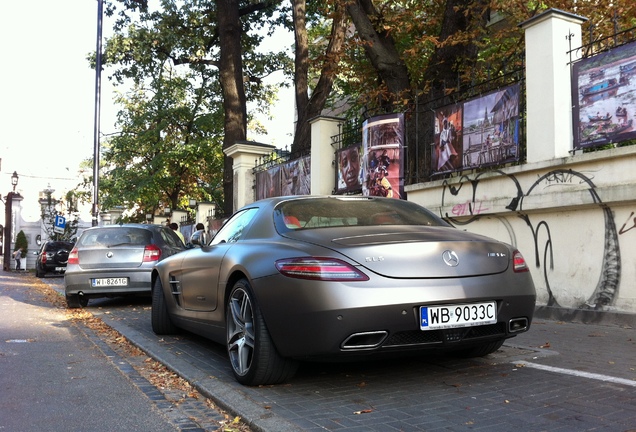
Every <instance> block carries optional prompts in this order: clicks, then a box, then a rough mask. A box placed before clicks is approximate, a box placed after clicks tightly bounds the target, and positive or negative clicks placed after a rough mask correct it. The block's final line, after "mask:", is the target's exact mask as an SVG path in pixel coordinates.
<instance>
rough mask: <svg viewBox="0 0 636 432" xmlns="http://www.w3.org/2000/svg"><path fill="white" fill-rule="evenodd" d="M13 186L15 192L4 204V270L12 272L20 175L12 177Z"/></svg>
mask: <svg viewBox="0 0 636 432" xmlns="http://www.w3.org/2000/svg"><path fill="white" fill-rule="evenodd" d="M11 185H12V186H13V190H12V191H10V192H9V193H8V194H7V197H6V198H5V203H4V240H3V241H4V263H3V265H2V269H3V270H4V271H10V270H11V235H12V231H13V197H14V196H15V195H19V194H17V193H16V192H15V188H16V186H17V185H18V173H17V172H16V171H14V172H13V175H12V176H11Z"/></svg>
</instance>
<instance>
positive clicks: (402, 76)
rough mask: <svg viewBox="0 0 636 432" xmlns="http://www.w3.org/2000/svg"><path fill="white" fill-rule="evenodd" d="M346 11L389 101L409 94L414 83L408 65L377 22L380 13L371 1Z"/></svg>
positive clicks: (358, 2) (359, 2)
mask: <svg viewBox="0 0 636 432" xmlns="http://www.w3.org/2000/svg"><path fill="white" fill-rule="evenodd" d="M347 12H349V16H351V20H352V21H353V23H354V24H355V26H356V31H357V32H358V35H359V36H360V38H361V39H362V40H363V41H364V50H365V52H366V55H367V57H368V58H369V61H370V62H371V64H372V65H373V67H374V68H375V70H376V71H377V73H378V76H379V78H380V80H381V81H382V82H383V83H384V84H385V85H386V87H387V90H388V92H389V95H388V98H389V102H392V101H394V100H395V99H396V98H397V97H402V96H403V95H404V93H405V92H409V91H410V88H411V82H410V78H409V73H408V69H407V67H406V64H405V63H404V62H403V61H402V59H401V57H400V54H399V53H398V51H397V48H396V47H395V41H394V40H393V38H392V37H391V35H390V34H389V33H387V32H386V31H384V30H383V29H382V28H381V27H380V26H379V25H375V24H377V21H378V19H379V15H378V11H377V10H376V8H375V6H374V5H373V3H372V1H371V0H356V1H354V2H351V3H350V4H349V5H348V6H347Z"/></svg>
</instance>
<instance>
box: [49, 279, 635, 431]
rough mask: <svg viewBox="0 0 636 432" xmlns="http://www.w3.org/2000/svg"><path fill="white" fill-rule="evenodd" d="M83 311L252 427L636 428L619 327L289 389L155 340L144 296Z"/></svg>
mask: <svg viewBox="0 0 636 432" xmlns="http://www.w3.org/2000/svg"><path fill="white" fill-rule="evenodd" d="M58 283H59V282H58ZM54 285H55V282H53V283H52V286H54ZM58 288H59V287H58ZM88 310H90V311H91V312H92V313H93V314H95V315H96V316H98V317H100V318H101V319H102V320H103V321H104V322H105V323H107V324H108V325H109V326H111V327H113V328H114V329H116V330H117V331H119V332H120V333H121V334H123V335H124V336H125V337H127V338H128V339H129V340H131V341H132V342H133V343H134V344H135V345H137V346H138V347H140V348H141V349H143V350H144V351H146V352H147V353H148V354H149V355H150V356H152V357H154V358H156V359H158V360H160V361H161V362H162V363H164V364H165V365H167V366H168V367H169V368H171V369H173V370H174V371H176V372H177V373H179V374H180V375H181V376H183V377H184V378H186V379H188V380H189V381H190V382H191V383H193V384H194V385H195V386H196V387H197V388H198V389H199V391H201V392H202V393H203V394H205V395H207V396H209V397H210V398H212V399H213V400H214V401H215V402H217V403H218V404H219V405H220V406H221V407H223V408H225V409H227V410H229V411H230V412H232V413H234V414H235V415H238V416H241V418H242V419H243V420H244V421H246V422H248V423H249V424H250V426H251V427H252V428H253V430H262V431H272V432H273V431H275V432H283V431H324V430H330V431H347V432H350V431H469V430H470V431H489V432H490V431H506V432H508V431H512V430H515V431H519V432H530V431H532V432H534V431H577V432H578V431H608V432H609V431H621V432H625V431H636V332H634V329H632V328H631V327H629V326H627V325H624V326H606V325H592V324H577V323H566V322H560V321H554V320H542V319H537V320H535V322H534V323H533V325H532V328H531V330H530V331H529V332H527V333H524V334H522V335H519V336H517V337H516V338H513V339H510V340H509V341H508V342H507V343H506V344H505V345H504V346H503V347H502V349H501V350H499V351H498V352H496V353H494V354H491V355H489V356H487V357H485V358H482V359H454V358H440V357H426V356H420V357H412V358H403V359H399V360H391V361H374V362H355V363H344V364H342V363H339V364H334V363H303V364H302V366H301V368H300V370H299V372H298V374H297V375H296V377H294V379H293V380H291V381H290V382H289V383H288V384H284V385H277V386H266V387H244V386H241V385H239V384H237V383H236V382H235V380H234V378H233V376H232V374H231V370H230V367H229V364H228V361H227V357H226V354H225V351H224V348H223V347H222V346H220V345H217V344H214V343H212V342H209V341H207V340H205V339H203V338H199V337H197V336H194V335H191V334H189V333H184V334H182V335H179V336H177V337H158V336H156V335H155V334H154V333H153V332H152V330H151V328H150V300H149V299H112V300H110V299H104V300H91V302H90V303H89V306H88Z"/></svg>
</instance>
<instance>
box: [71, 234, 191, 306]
mask: <svg viewBox="0 0 636 432" xmlns="http://www.w3.org/2000/svg"><path fill="white" fill-rule="evenodd" d="M184 249H185V246H184V244H183V242H182V241H181V240H180V239H179V237H177V235H176V234H175V233H174V231H172V230H171V229H170V228H167V227H163V226H159V225H143V224H125V225H107V226H101V227H93V228H89V229H87V230H85V231H84V232H83V233H82V235H81V236H80V238H79V239H78V240H77V243H76V244H75V247H74V248H73V250H72V251H71V253H70V254H69V258H68V264H67V267H66V274H65V276H64V287H65V294H66V303H67V305H68V307H69V308H77V307H85V306H86V305H88V300H89V299H90V298H97V297H115V296H123V295H129V294H150V274H151V272H152V269H153V267H154V266H155V264H156V263H157V262H159V261H160V260H162V259H164V258H166V257H169V256H171V255H174V254H176V253H179V252H181V251H183V250H184Z"/></svg>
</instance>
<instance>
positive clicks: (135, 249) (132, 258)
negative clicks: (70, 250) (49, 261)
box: [79, 245, 145, 270]
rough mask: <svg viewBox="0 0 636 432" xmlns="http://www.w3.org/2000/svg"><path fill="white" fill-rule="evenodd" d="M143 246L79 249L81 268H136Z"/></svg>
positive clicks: (139, 262)
mask: <svg viewBox="0 0 636 432" xmlns="http://www.w3.org/2000/svg"><path fill="white" fill-rule="evenodd" d="M144 249H145V248H144V246H139V245H135V246H113V247H110V248H99V249H83V250H80V251H79V265H80V267H81V268H82V269H86V270H89V269H95V268H100V269H101V268H105V269H108V268H137V267H139V266H141V264H142V263H143V260H144Z"/></svg>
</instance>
